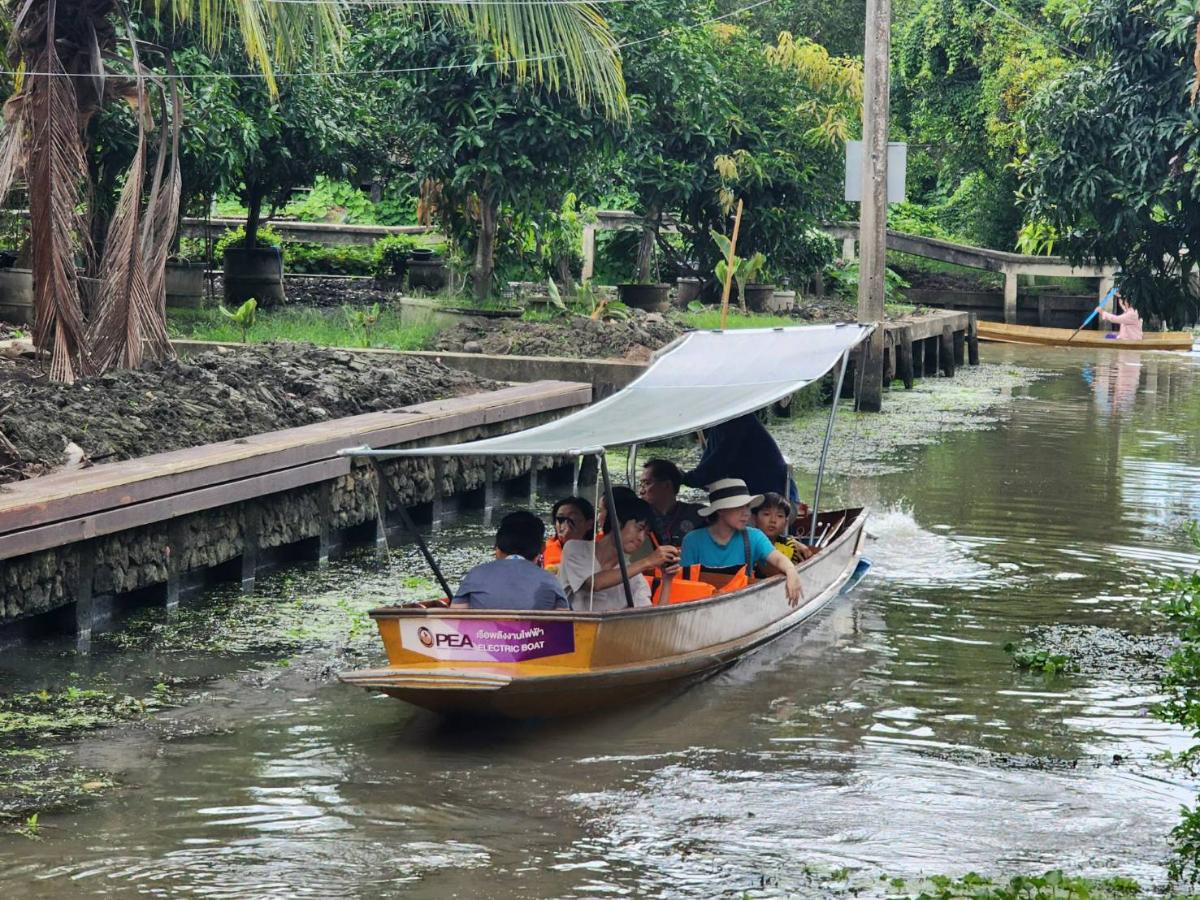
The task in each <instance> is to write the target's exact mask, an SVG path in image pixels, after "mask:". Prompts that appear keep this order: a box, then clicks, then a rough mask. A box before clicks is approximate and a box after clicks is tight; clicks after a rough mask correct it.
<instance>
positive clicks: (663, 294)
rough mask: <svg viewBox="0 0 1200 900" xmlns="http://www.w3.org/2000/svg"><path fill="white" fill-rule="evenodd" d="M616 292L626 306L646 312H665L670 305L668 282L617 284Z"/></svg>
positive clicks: (669, 286)
mask: <svg viewBox="0 0 1200 900" xmlns="http://www.w3.org/2000/svg"><path fill="white" fill-rule="evenodd" d="M617 294H618V296H620V298H621V302H622V303H624V304H625V305H626V306H630V307H633V308H634V309H644V310H646V312H666V311H667V309H668V308H670V306H671V285H669V284H618V285H617Z"/></svg>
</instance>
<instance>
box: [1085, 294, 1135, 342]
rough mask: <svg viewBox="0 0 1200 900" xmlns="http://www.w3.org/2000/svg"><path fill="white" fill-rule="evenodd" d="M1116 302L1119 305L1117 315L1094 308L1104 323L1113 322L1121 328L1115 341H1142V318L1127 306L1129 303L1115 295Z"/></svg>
mask: <svg viewBox="0 0 1200 900" xmlns="http://www.w3.org/2000/svg"><path fill="white" fill-rule="evenodd" d="M1116 296H1117V302H1118V303H1119V304H1120V305H1121V311H1120V312H1119V313H1110V312H1105V311H1104V310H1103V309H1101V308H1100V307H1099V306H1097V307H1096V312H1098V313H1100V318H1102V319H1103V320H1104V321H1105V322H1113V323H1115V324H1117V325H1120V326H1121V328H1120V330H1119V331H1118V332H1117V339H1118V340H1122V341H1140V340H1141V339H1142V317H1141V316H1139V315H1138V313H1137V310H1136V309H1134V308H1133V307H1132V306H1130V305H1129V301H1128V300H1126V299H1125V298H1124V297H1122V296H1121V295H1120V294H1117V295H1116Z"/></svg>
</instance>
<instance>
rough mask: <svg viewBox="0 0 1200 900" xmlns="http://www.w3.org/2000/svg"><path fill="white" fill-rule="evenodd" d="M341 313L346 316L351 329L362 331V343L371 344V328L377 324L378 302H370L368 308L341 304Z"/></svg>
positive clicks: (368, 345) (364, 344) (367, 345)
mask: <svg viewBox="0 0 1200 900" xmlns="http://www.w3.org/2000/svg"><path fill="white" fill-rule="evenodd" d="M342 314H343V315H344V316H345V317H346V322H347V323H349V325H350V328H351V329H352V330H353V331H361V332H362V345H363V346H364V347H370V346H371V330H372V329H373V328H374V327H375V326H376V325H378V324H379V304H378V303H372V304H371V308H370V309H356V308H355V307H353V306H343V307H342Z"/></svg>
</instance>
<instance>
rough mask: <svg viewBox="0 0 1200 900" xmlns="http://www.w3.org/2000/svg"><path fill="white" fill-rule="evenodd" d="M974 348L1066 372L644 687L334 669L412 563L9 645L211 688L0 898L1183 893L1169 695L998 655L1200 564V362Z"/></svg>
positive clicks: (71, 667) (66, 818)
mask: <svg viewBox="0 0 1200 900" xmlns="http://www.w3.org/2000/svg"><path fill="white" fill-rule="evenodd" d="M984 361H985V363H986V364H987V365H989V366H997V367H1000V369H996V370H993V371H1002V370H1004V369H1005V368H1011V367H1016V366H1021V367H1034V368H1037V369H1040V370H1042V371H1044V372H1045V373H1046V376H1045V377H1043V378H1042V379H1040V380H1038V381H1036V382H1034V383H1032V384H1031V385H1029V386H1028V387H1024V388H1019V389H1017V390H1015V391H1014V392H1013V395H1012V396H1011V397H1009V398H1006V399H1005V400H1004V402H1003V403H1002V404H1001V405H1000V406H999V407H998V408H997V409H996V411H995V416H996V418H997V419H998V421H996V422H995V423H994V424H993V425H992V426H991V427H988V428H985V429H982V430H975V431H968V432H960V433H954V434H949V435H947V436H945V437H944V438H942V439H941V440H939V441H938V442H937V443H934V444H932V445H928V446H924V447H918V448H915V449H910V450H904V451H900V454H901V458H900V459H899V462H900V463H901V466H899V468H901V469H902V470H901V471H892V472H890V473H888V474H876V475H854V474H846V475H842V476H839V477H837V478H835V479H834V480H833V482H832V484H831V485H830V486H829V490H828V492H827V494H826V498H827V500H828V502H829V503H830V504H833V503H840V502H843V501H844V502H846V503H855V504H857V503H866V504H869V505H870V506H871V507H872V509H873V510H874V514H873V518H872V521H871V523H870V525H869V530H870V534H871V539H870V540H869V542H868V545H867V549H866V551H865V552H866V553H867V555H868V556H870V557H871V558H872V559H873V561H874V564H875V565H874V569H873V570H872V572H871V576H870V577H869V578H868V580H866V581H865V582H864V583H863V584H862V585H860V586H859V587H858V588H857V589H856V590H855V591H854V592H853V593H852V594H851V595H849V596H845V597H842V598H840V599H838V600H837V601H836V602H834V603H833V604H832V605H831V606H829V607H828V608H827V609H826V610H825V611H824V612H823V613H822V614H820V615H819V616H818V617H816V618H815V619H813V620H811V621H810V622H809V623H807V624H806V625H804V626H803V627H802V628H801V629H799V630H797V631H796V632H793V633H792V634H789V635H787V636H786V637H784V638H782V639H780V640H778V641H777V642H775V643H773V644H771V645H768V646H767V647H765V648H763V649H761V650H760V651H759V652H757V653H755V654H754V655H753V656H751V657H749V658H747V659H745V660H743V661H742V662H740V663H739V664H738V665H736V666H735V667H733V668H731V669H730V670H728V671H726V672H725V673H723V674H721V675H720V676H718V677H715V678H713V679H711V680H709V681H707V682H705V683H703V684H701V685H698V686H696V687H693V688H692V689H691V690H689V691H687V692H686V693H684V694H682V695H679V696H675V697H672V698H669V699H666V700H659V701H656V702H653V703H651V704H650V705H645V706H637V707H634V708H630V709H628V710H623V711H620V712H617V713H614V714H611V715H608V716H605V717H603V718H597V719H588V720H581V721H564V722H546V723H533V724H523V725H509V726H501V725H495V724H488V725H486V726H478V727H469V726H464V725H450V724H447V723H445V722H443V721H441V720H439V719H437V718H435V717H433V716H432V715H429V714H427V713H424V712H421V711H418V710H415V709H413V708H410V707H408V706H405V705H403V704H401V703H398V702H396V701H393V700H388V699H382V698H379V697H374V696H370V695H368V694H367V693H365V692H362V691H358V690H354V689H351V688H348V687H345V686H342V685H339V684H337V683H335V682H334V681H332V680H331V678H330V673H331V672H332V671H335V670H337V669H338V668H341V667H343V666H350V665H364V664H368V663H376V662H378V661H379V660H380V659H381V658H382V656H381V653H380V652H379V650H377V649H376V645H375V642H374V639H373V637H372V636H371V635H370V634H368V633H365V631H364V629H363V628H362V627H359V626H362V625H364V620H363V619H362V617H361V615H359V614H358V611H359V610H362V609H365V608H367V607H369V606H371V605H373V604H375V603H378V602H381V601H383V600H385V599H387V598H390V597H394V596H397V595H408V594H412V593H419V592H420V591H421V590H423V589H424V583H423V582H422V581H421V580H420V579H422V578H423V577H424V573H423V572H422V571H421V570H420V567H419V565H418V564H417V561H416V558H415V557H414V556H413V554H412V553H410V552H408V551H405V552H398V553H397V554H396V555H395V557H394V558H393V561H392V565H391V567H390V569H381V568H379V567H378V566H377V565H375V564H374V563H372V562H371V561H369V560H358V561H354V560H351V561H346V562H341V563H337V564H335V565H334V566H333V567H332V568H331V569H330V570H328V571H326V572H324V573H319V574H316V573H312V574H309V575H305V574H304V573H289V574H286V575H282V576H276V577H274V578H272V579H268V580H266V581H265V582H264V584H263V586H262V588H261V590H262V591H263V593H264V595H265V596H266V597H267V598H268V602H263V601H262V600H260V601H258V602H256V603H252V604H249V605H245V606H242V605H239V604H237V603H235V602H233V601H232V600H231V599H230V597H229V596H228V595H224V594H220V593H217V594H214V595H213V596H212V597H210V598H208V599H207V600H206V601H204V603H203V604H201V605H200V607H199V608H198V609H197V608H195V607H192V608H189V609H188V610H185V611H183V613H182V614H181V617H180V619H179V620H178V621H175V622H166V621H161V620H156V619H154V618H153V616H151V617H150V618H149V619H147V618H143V619H142V620H139V621H135V622H132V623H130V625H129V627H128V629H127V630H126V631H125V632H124V634H123V635H122V634H118V635H116V636H114V637H112V638H110V639H107V642H106V641H100V642H98V643H99V647H98V648H97V649H96V650H95V652H94V653H93V654H92V655H91V656H90V657H88V658H86V659H81V658H79V657H76V656H74V655H73V654H71V653H70V652H69V651H68V650H66V649H65V648H63V647H60V646H57V645H42V646H39V647H33V648H28V649H25V650H22V651H20V652H13V653H9V654H7V655H6V656H5V657H4V658H0V683H4V684H13V685H17V684H19V685H24V686H27V687H36V686H37V684H38V679H39V678H40V679H42V681H43V682H44V681H45V679H46V677H47V675H46V673H52V675H53V676H54V677H63V678H67V677H70V673H71V672H75V673H77V674H78V675H79V676H80V677H85V678H90V677H104V678H107V679H109V680H110V681H111V682H112V683H114V684H117V685H125V686H129V685H137V684H140V683H144V684H151V683H154V682H155V680H156V679H159V678H162V677H164V676H163V675H162V674H161V673H164V672H169V673H173V675H174V676H176V677H181V678H182V679H183V680H184V681H186V679H187V678H193V679H194V684H195V685H198V687H195V688H194V693H193V694H192V695H191V698H190V699H189V700H188V702H187V703H185V705H184V706H183V707H182V708H179V709H176V710H173V711H170V712H168V713H164V714H162V715H160V716H158V717H156V720H155V723H154V725H153V727H150V728H145V727H138V728H131V729H126V730H123V731H118V732H117V733H115V734H110V735H105V736H102V737H99V738H93V739H89V740H85V741H84V742H82V744H80V745H79V747H78V750H77V758H78V759H79V761H80V762H81V763H84V764H86V765H89V766H91V767H94V768H96V769H101V770H108V771H113V772H115V773H116V774H117V777H118V781H119V783H120V786H119V787H118V788H117V789H116V790H115V791H113V792H111V793H109V794H107V795H106V796H104V797H103V798H101V799H99V800H97V801H96V802H94V803H91V804H89V805H87V806H85V807H84V808H82V809H80V810H77V811H73V812H66V813H59V814H47V815H45V816H43V817H42V819H41V822H40V826H39V834H38V838H39V839H37V840H32V839H29V838H27V837H21V836H17V835H0V889H2V890H0V892H3V893H4V894H5V895H6V896H13V897H15V896H23V897H43V896H44V897H51V896H54V897H58V896H63V895H68V894H69V895H83V894H93V893H95V894H99V893H106V894H111V895H117V896H121V895H126V894H135V893H137V894H141V895H151V896H154V895H163V896H165V895H177V894H189V895H198V896H213V897H270V896H278V897H284V896H287V897H293V896H318V897H343V896H372V897H375V896H399V895H404V896H411V897H428V898H442V897H452V896H462V897H483V896H486V897H594V896H639V897H640V896H662V897H713V896H731V897H741V896H744V895H750V896H776V895H781V896H782V895H788V896H809V895H811V896H827V895H829V894H830V893H837V892H841V891H846V890H848V889H849V888H848V887H847V885H853V886H857V887H858V888H860V889H861V888H866V889H867V890H868V892H869V891H870V890H871V889H872V885H874V886H875V888H874V889H876V890H878V889H879V886H880V885H881V884H882V883H883V882H881V880H880V878H881V876H887V877H889V878H891V877H896V878H905V879H913V878H915V877H919V876H920V875H922V874H925V875H928V874H934V873H948V874H963V873H965V872H967V871H970V870H974V871H977V872H982V873H987V874H989V875H995V876H1002V877H1007V876H1009V875H1012V874H1017V873H1036V872H1041V871H1044V870H1046V869H1049V868H1063V869H1065V870H1067V871H1068V872H1070V873H1073V874H1082V875H1091V876H1097V877H1105V876H1113V875H1121V876H1127V877H1130V878H1134V879H1136V880H1138V881H1139V882H1140V883H1142V885H1143V886H1144V887H1146V888H1147V889H1152V890H1153V889H1160V888H1161V887H1162V886H1163V885H1164V883H1165V866H1166V862H1167V854H1168V847H1167V835H1168V832H1169V830H1170V828H1171V827H1172V826H1173V825H1174V824H1175V822H1176V821H1177V819H1178V814H1179V807H1180V805H1181V804H1185V803H1191V802H1192V800H1193V798H1194V788H1193V786H1190V785H1189V784H1187V783H1186V782H1185V781H1183V780H1182V778H1181V777H1180V776H1178V775H1177V774H1176V773H1175V772H1173V771H1172V770H1171V769H1170V768H1168V767H1166V766H1165V765H1164V764H1162V763H1161V762H1159V761H1158V760H1157V759H1156V757H1158V756H1159V754H1161V753H1162V751H1165V750H1179V749H1182V748H1183V747H1185V746H1186V745H1187V740H1186V736H1185V735H1183V734H1181V733H1180V732H1178V731H1176V730H1173V729H1171V728H1168V727H1166V726H1164V725H1162V724H1160V723H1158V722H1156V721H1155V720H1154V719H1153V718H1151V717H1149V716H1148V715H1147V709H1148V707H1149V706H1150V705H1151V704H1152V703H1153V702H1154V699H1155V690H1156V688H1155V684H1154V681H1153V675H1152V674H1151V673H1150V671H1149V670H1145V671H1143V670H1142V669H1139V668H1138V667H1137V666H1132V667H1131V666H1128V665H1123V664H1122V662H1123V661H1122V660H1121V659H1118V658H1117V656H1119V654H1117V653H1112V654H1107V655H1106V654H1101V655H1100V657H1099V658H1098V659H1092V660H1091V661H1090V662H1089V663H1088V664H1087V665H1086V666H1084V667H1083V670H1082V671H1079V672H1076V673H1073V674H1067V675H1059V676H1044V675H1041V674H1033V673H1029V672H1026V671H1022V670H1019V669H1017V668H1016V667H1014V665H1013V662H1012V659H1011V657H1010V656H1009V654H1008V653H1006V652H1005V649H1004V647H1005V644H1006V643H1008V642H1010V641H1020V640H1021V639H1022V637H1023V636H1024V635H1025V634H1026V632H1027V630H1028V629H1030V628H1032V627H1034V626H1040V625H1059V626H1064V628H1063V629H1062V630H1063V631H1064V632H1066V633H1071V632H1072V629H1075V630H1079V629H1083V628H1085V627H1088V628H1093V627H1099V628H1104V629H1110V628H1111V629H1118V630H1126V631H1132V632H1135V633H1141V632H1146V631H1148V630H1152V629H1153V620H1152V619H1151V618H1149V616H1148V613H1147V611H1146V608H1145V605H1146V601H1147V600H1148V598H1150V597H1152V596H1153V594H1154V589H1153V584H1154V582H1155V579H1157V578H1159V577H1161V576H1164V575H1167V574H1172V573H1177V572H1180V571H1181V570H1184V569H1190V568H1191V567H1194V566H1195V565H1196V564H1197V559H1196V558H1195V556H1194V555H1193V554H1192V552H1191V551H1190V549H1189V546H1190V545H1189V544H1188V543H1187V541H1186V540H1185V539H1184V538H1183V536H1182V535H1181V533H1180V528H1181V526H1182V525H1183V524H1184V523H1185V522H1187V521H1188V520H1189V519H1191V518H1196V517H1200V360H1198V359H1197V358H1195V357H1191V356H1186V355H1166V354H1145V355H1134V354H1129V355H1126V354H1112V353H1110V354H1099V353H1092V354H1089V353H1088V352H1086V351H1076V352H1065V351H1058V350H1045V351H1039V350H1032V349H1023V348H1005V347H998V346H996V345H989V346H986V347H985V349H984ZM949 384H951V383H947V385H946V386H947V387H949ZM791 427H792V426H791V425H789V424H788V423H783V424H781V425H780V426H779V428H780V429H784V430H786V429H788V428H791ZM852 437H853V434H852V433H846V432H843V433H842V434H841V439H843V440H849V439H851V438H852ZM893 468H897V467H893ZM487 543H488V531H487V530H486V529H485V528H484V527H483V525H482V523H470V522H468V523H462V524H459V525H456V526H454V527H451V528H447V529H446V530H444V531H443V532H441V533H440V534H439V535H437V536H436V538H435V544H436V545H437V546H438V547H439V548H440V549H441V551H442V552H444V553H445V554H446V556H447V558H448V559H449V560H450V568H451V570H452V571H461V570H462V568H463V567H465V566H466V565H467V564H468V563H469V562H470V561H471V559H472V557H473V556H474V554H476V553H477V552H479V551H480V550H481V549H482V548H484V547H486V546H487ZM273 594H276V595H278V597H280V598H284V599H279V600H278V601H277V602H276V601H272V600H270V597H271V596H272V595H273ZM155 615H157V614H155ZM348 621H351V622H353V623H355V624H353V625H352V626H347V622H348ZM333 633H337V634H339V635H341V636H340V637H338V638H337V639H332V638H328V637H322V635H327V634H333ZM1079 633H1081V634H1082V633H1085V632H1082V631H1079ZM1086 633H1087V634H1098V635H1105V634H1108V632H1086ZM268 635H269V636H270V637H269V638H268V637H267V636H268ZM289 642H290V643H289ZM306 646H307V647H309V648H310V649H307V650H305V649H303V648H305V647H306ZM314 646H315V647H316V649H312V648H313V647H314ZM1109 657H1112V658H1109ZM131 689H132V688H131ZM843 870H844V871H843Z"/></svg>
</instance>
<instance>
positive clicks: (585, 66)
mask: <svg viewBox="0 0 1200 900" xmlns="http://www.w3.org/2000/svg"><path fill="white" fill-rule="evenodd" d="M128 2H129V3H133V4H141V5H142V8H141V9H140V12H141V13H142V15H144V16H147V17H150V18H151V19H152V20H153V19H157V20H159V21H160V22H161V24H162V25H163V26H164V27H174V26H179V27H194V28H196V29H197V30H198V32H199V34H200V35H201V39H202V40H203V41H204V42H205V44H206V45H207V46H208V47H209V48H210V49H212V50H214V51H215V50H217V49H219V47H220V45H221V43H222V40H223V38H224V36H225V34H226V27H227V25H229V24H230V23H232V24H233V25H234V26H235V27H236V32H237V34H238V35H239V36H240V39H241V44H242V46H243V49H244V50H245V54H246V56H247V58H248V59H249V60H250V62H251V63H252V65H254V66H255V67H256V68H257V69H258V70H259V72H261V74H262V75H263V76H264V77H265V79H266V81H267V84H268V86H269V87H270V89H271V90H272V91H274V89H275V82H274V76H273V72H274V71H275V70H276V68H289V67H294V66H296V65H297V64H298V63H299V62H301V61H302V60H303V61H320V63H321V64H325V65H332V64H334V62H335V61H336V59H337V56H338V50H339V48H340V46H341V43H342V39H343V37H344V34H345V30H344V24H343V20H344V14H345V12H346V9H347V0H299V2H297V0H291V2H286V3H284V2H278V0H128ZM380 2H381V5H383V4H384V3H386V4H387V5H388V6H396V7H405V6H406V5H408V3H409V0H380ZM420 6H421V4H420V3H419V2H417V3H412V4H411V8H413V9H417V8H420ZM425 8H426V9H429V8H430V7H425ZM433 9H434V10H436V11H435V12H433V13H430V14H433V15H446V16H451V17H453V18H455V19H456V20H457V21H459V22H460V23H462V24H464V25H466V26H467V27H469V28H471V29H472V30H473V31H474V32H475V33H476V34H478V35H480V37H482V38H484V39H485V40H487V41H489V42H490V43H491V44H492V45H493V46H494V47H495V53H496V58H497V60H498V61H499V62H500V63H501V64H502V65H505V66H507V67H508V68H509V69H510V71H511V72H512V73H513V75H514V76H515V77H516V78H517V79H532V80H535V81H538V82H541V83H545V84H547V85H549V86H551V87H557V88H562V89H564V90H567V91H570V92H571V93H573V94H574V95H575V96H576V97H577V98H578V100H579V102H580V103H591V102H596V103H598V104H599V105H601V106H602V107H603V108H604V109H605V110H606V111H608V112H609V113H610V114H618V113H620V112H621V111H623V109H624V104H625V95H624V82H623V80H622V77H621V66H620V60H619V57H618V54H617V48H616V46H615V44H614V42H613V39H612V36H611V34H610V32H609V30H608V26H607V24H606V23H605V21H604V19H603V17H602V16H600V14H599V13H598V12H597V11H596V9H595V8H594V7H593V6H589V5H585V4H579V3H553V2H550V0H547V2H544V3H540V2H533V3H531V2H530V0H508V2H497V0H487V2H479V3H476V2H474V0H465V2H463V3H460V4H453V5H447V6H436V7H433ZM0 14H2V16H3V19H4V20H5V21H4V24H5V25H6V26H7V31H8V32H9V35H10V40H9V49H8V57H9V62H10V66H11V68H12V69H14V70H15V71H17V72H18V73H19V74H18V76H17V78H18V80H17V87H16V91H15V93H14V94H13V95H12V96H11V97H10V98H9V100H8V101H7V103H6V104H5V107H4V123H3V131H2V133H0V202H2V201H3V199H4V198H5V197H6V196H7V194H8V192H9V189H10V187H11V186H12V185H13V183H14V182H15V181H16V180H18V179H21V178H22V177H23V180H24V182H25V184H26V186H27V189H28V194H29V213H30V220H31V232H30V247H31V253H32V262H31V265H32V268H33V279H34V308H35V311H36V322H35V325H34V343H35V344H36V346H37V347H38V348H39V349H40V350H42V351H48V352H49V353H50V354H51V362H50V376H51V378H52V379H54V380H56V381H63V382H71V381H74V380H75V378H77V377H78V376H80V375H86V374H91V373H95V372H101V371H105V370H107V369H110V368H113V367H123V366H124V367H133V366H137V365H140V363H141V362H142V361H143V360H144V359H147V358H162V357H164V356H168V355H170V354H171V352H172V351H171V345H170V342H169V340H168V338H167V332H166V321H165V304H164V300H165V271H166V259H167V255H168V252H169V248H170V246H171V242H172V240H173V239H174V235H175V230H176V227H177V223H178V217H179V197H180V177H179V135H180V128H181V126H182V109H181V107H180V103H179V95H178V92H177V90H176V87H175V86H176V81H175V78H174V75H173V73H172V72H171V68H170V59H169V55H168V54H167V53H166V51H165V50H163V49H162V48H159V47H156V46H155V45H153V44H151V43H148V42H146V41H143V40H141V39H140V38H139V36H138V34H137V33H136V31H135V29H134V26H133V24H132V18H131V15H130V10H129V9H128V8H127V7H126V6H125V5H123V4H121V3H120V2H118V0H0ZM414 27H420V25H419V22H418V21H417V19H415V18H414ZM149 60H155V61H157V62H159V63H160V64H161V65H160V66H158V67H155V68H151V66H150V65H149V62H148V61H149ZM119 102H126V103H128V104H129V105H130V107H131V109H132V110H133V111H134V114H135V116H136V120H137V124H138V141H137V145H136V150H135V153H134V156H133V160H132V162H131V164H130V167H129V170H128V172H127V173H126V175H125V177H124V183H123V186H122V188H121V193H120V197H119V200H118V202H117V205H116V208H115V211H114V212H113V213H112V215H111V217H109V219H108V221H106V222H104V223H100V224H102V225H103V226H104V227H99V228H98V227H96V225H97V223H94V222H91V221H89V219H90V218H91V216H92V215H93V210H92V207H91V204H90V203H89V199H90V197H91V189H92V184H91V178H90V175H89V170H88V160H87V147H88V143H87V141H88V134H89V131H88V129H89V126H90V125H91V124H92V122H93V120H94V119H95V118H96V116H97V114H98V113H100V112H101V111H102V110H103V109H104V108H105V107H106V106H107V105H108V104H110V103H119ZM94 234H102V235H103V236H104V237H103V240H102V241H101V243H102V244H103V246H102V247H99V248H97V247H95V246H93V240H92V235H94ZM77 259H78V260H79V261H81V263H82V270H83V274H82V275H81V274H79V271H78V269H77Z"/></svg>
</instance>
